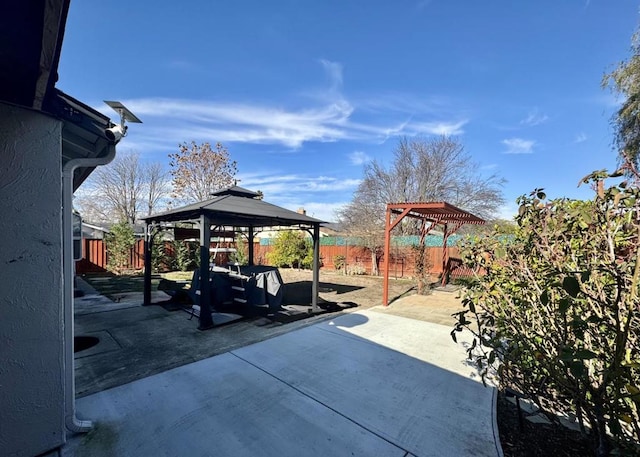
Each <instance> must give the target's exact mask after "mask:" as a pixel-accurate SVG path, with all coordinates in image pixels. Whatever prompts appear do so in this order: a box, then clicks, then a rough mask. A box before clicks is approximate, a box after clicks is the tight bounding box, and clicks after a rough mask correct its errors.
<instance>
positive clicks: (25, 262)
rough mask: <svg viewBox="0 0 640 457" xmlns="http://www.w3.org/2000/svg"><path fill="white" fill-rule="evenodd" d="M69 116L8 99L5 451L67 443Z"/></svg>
mask: <svg viewBox="0 0 640 457" xmlns="http://www.w3.org/2000/svg"><path fill="white" fill-rule="evenodd" d="M61 141H62V122H61V121H59V120H57V119H54V118H52V117H50V116H47V115H45V114H42V113H41V112H37V111H32V110H29V109H25V108H20V107H16V106H12V105H7V104H3V103H0V158H1V160H0V214H2V217H1V218H0V233H2V236H1V237H0V253H1V255H0V262H1V264H2V269H1V270H0V271H1V272H2V274H0V291H1V293H0V454H2V455H11V456H13V455H15V456H33V455H38V454H41V453H43V452H46V451H48V450H50V449H53V448H56V447H58V446H60V445H62V444H63V443H64V441H65V436H64V434H65V426H64V384H63V380H64V359H63V348H64V346H63V300H62V216H61V215H62V212H61V207H62V192H61V188H62V176H61V148H62V143H61Z"/></svg>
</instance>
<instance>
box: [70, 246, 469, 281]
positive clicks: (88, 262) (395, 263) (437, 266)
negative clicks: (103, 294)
mask: <svg viewBox="0 0 640 457" xmlns="http://www.w3.org/2000/svg"><path fill="white" fill-rule="evenodd" d="M83 241H84V243H83V259H82V260H80V261H78V262H76V273H78V274H84V273H101V272H105V271H107V261H108V254H107V251H106V248H105V244H104V241H103V240H89V239H85V240H83ZM167 247H168V246H167ZM212 247H213V246H212ZM271 249H272V246H265V245H260V244H259V243H256V244H255V245H254V262H255V263H256V264H259V265H268V264H269V258H268V254H269V252H270V251H271ZM167 250H169V249H167ZM447 254H448V262H449V263H450V267H451V268H450V269H451V270H453V272H452V276H453V277H456V276H465V275H468V274H470V271H467V270H465V269H463V268H461V267H459V265H460V263H461V262H460V261H459V259H458V256H459V252H458V248H456V247H452V246H450V247H448V248H447ZM426 255H427V259H428V265H429V271H430V273H431V274H433V275H439V274H441V273H442V266H443V265H442V255H443V251H442V247H427V248H426ZM338 256H342V257H343V258H344V263H345V265H346V267H347V270H348V271H350V272H352V273H353V272H358V273H360V274H371V271H372V268H371V267H372V258H371V254H370V253H369V251H367V250H366V249H365V248H363V247H361V246H334V245H321V246H320V257H321V262H322V263H321V267H322V268H324V269H328V270H335V269H336V265H335V262H336V260H337V259H338ZM217 261H218V263H220V264H224V263H225V262H226V261H227V257H226V255H225V254H219V257H218V259H217ZM414 266H415V255H414V252H413V250H412V248H411V247H410V246H402V247H393V248H392V249H391V255H390V263H389V276H390V277H392V278H407V277H412V276H413V275H414V272H415V268H414ZM378 267H379V270H380V272H382V271H383V268H384V259H383V258H379V259H378ZM143 268H144V241H143V240H137V241H136V244H135V246H134V247H133V248H132V249H131V252H130V255H129V266H128V269H130V270H142V269H143Z"/></svg>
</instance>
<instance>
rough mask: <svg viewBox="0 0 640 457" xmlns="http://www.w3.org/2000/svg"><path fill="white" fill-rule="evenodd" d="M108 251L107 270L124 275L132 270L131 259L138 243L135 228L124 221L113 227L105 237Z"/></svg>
mask: <svg viewBox="0 0 640 457" xmlns="http://www.w3.org/2000/svg"><path fill="white" fill-rule="evenodd" d="M104 241H105V246H106V249H107V268H108V269H109V270H110V271H112V272H113V273H115V274H118V275H120V274H123V273H124V272H125V271H127V270H128V269H129V268H130V265H129V258H130V257H131V250H132V249H133V246H134V245H135V243H136V238H135V236H134V234H133V228H132V227H131V225H129V223H128V222H126V221H122V222H118V223H117V224H115V225H113V226H112V227H111V229H110V230H109V233H107V234H105V236H104Z"/></svg>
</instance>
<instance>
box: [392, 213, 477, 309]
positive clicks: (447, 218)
mask: <svg viewBox="0 0 640 457" xmlns="http://www.w3.org/2000/svg"><path fill="white" fill-rule="evenodd" d="M392 214H393V215H397V217H396V218H395V219H394V220H391V217H392ZM405 217H412V218H414V219H419V220H420V221H422V225H421V230H420V244H421V245H422V244H424V239H425V237H426V236H427V234H428V233H429V232H430V231H431V229H433V228H434V227H436V226H438V225H441V226H442V227H443V239H442V285H443V286H444V285H445V283H446V278H447V273H448V271H447V270H448V268H449V265H448V261H447V260H448V259H447V239H448V238H449V235H451V234H453V233H455V232H456V231H457V230H458V229H459V228H460V227H462V226H463V225H464V224H474V225H482V224H484V223H485V221H484V220H483V219H480V218H479V217H478V216H474V215H473V214H471V213H469V212H467V211H464V210H462V209H460V208H458V207H456V206H453V205H451V204H449V203H446V202H429V203H423V202H416V203H387V214H386V224H385V229H384V282H383V289H382V304H383V305H384V306H388V304H389V255H390V254H389V248H390V244H391V230H393V229H394V228H395V226H396V225H398V224H399V223H400V221H402V219H404V218H405Z"/></svg>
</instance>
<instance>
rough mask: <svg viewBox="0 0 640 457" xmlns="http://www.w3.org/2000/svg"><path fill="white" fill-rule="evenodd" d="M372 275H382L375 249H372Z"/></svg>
mask: <svg viewBox="0 0 640 457" xmlns="http://www.w3.org/2000/svg"><path fill="white" fill-rule="evenodd" d="M371 276H380V270H379V269H378V256H377V255H376V251H375V249H372V250H371Z"/></svg>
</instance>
